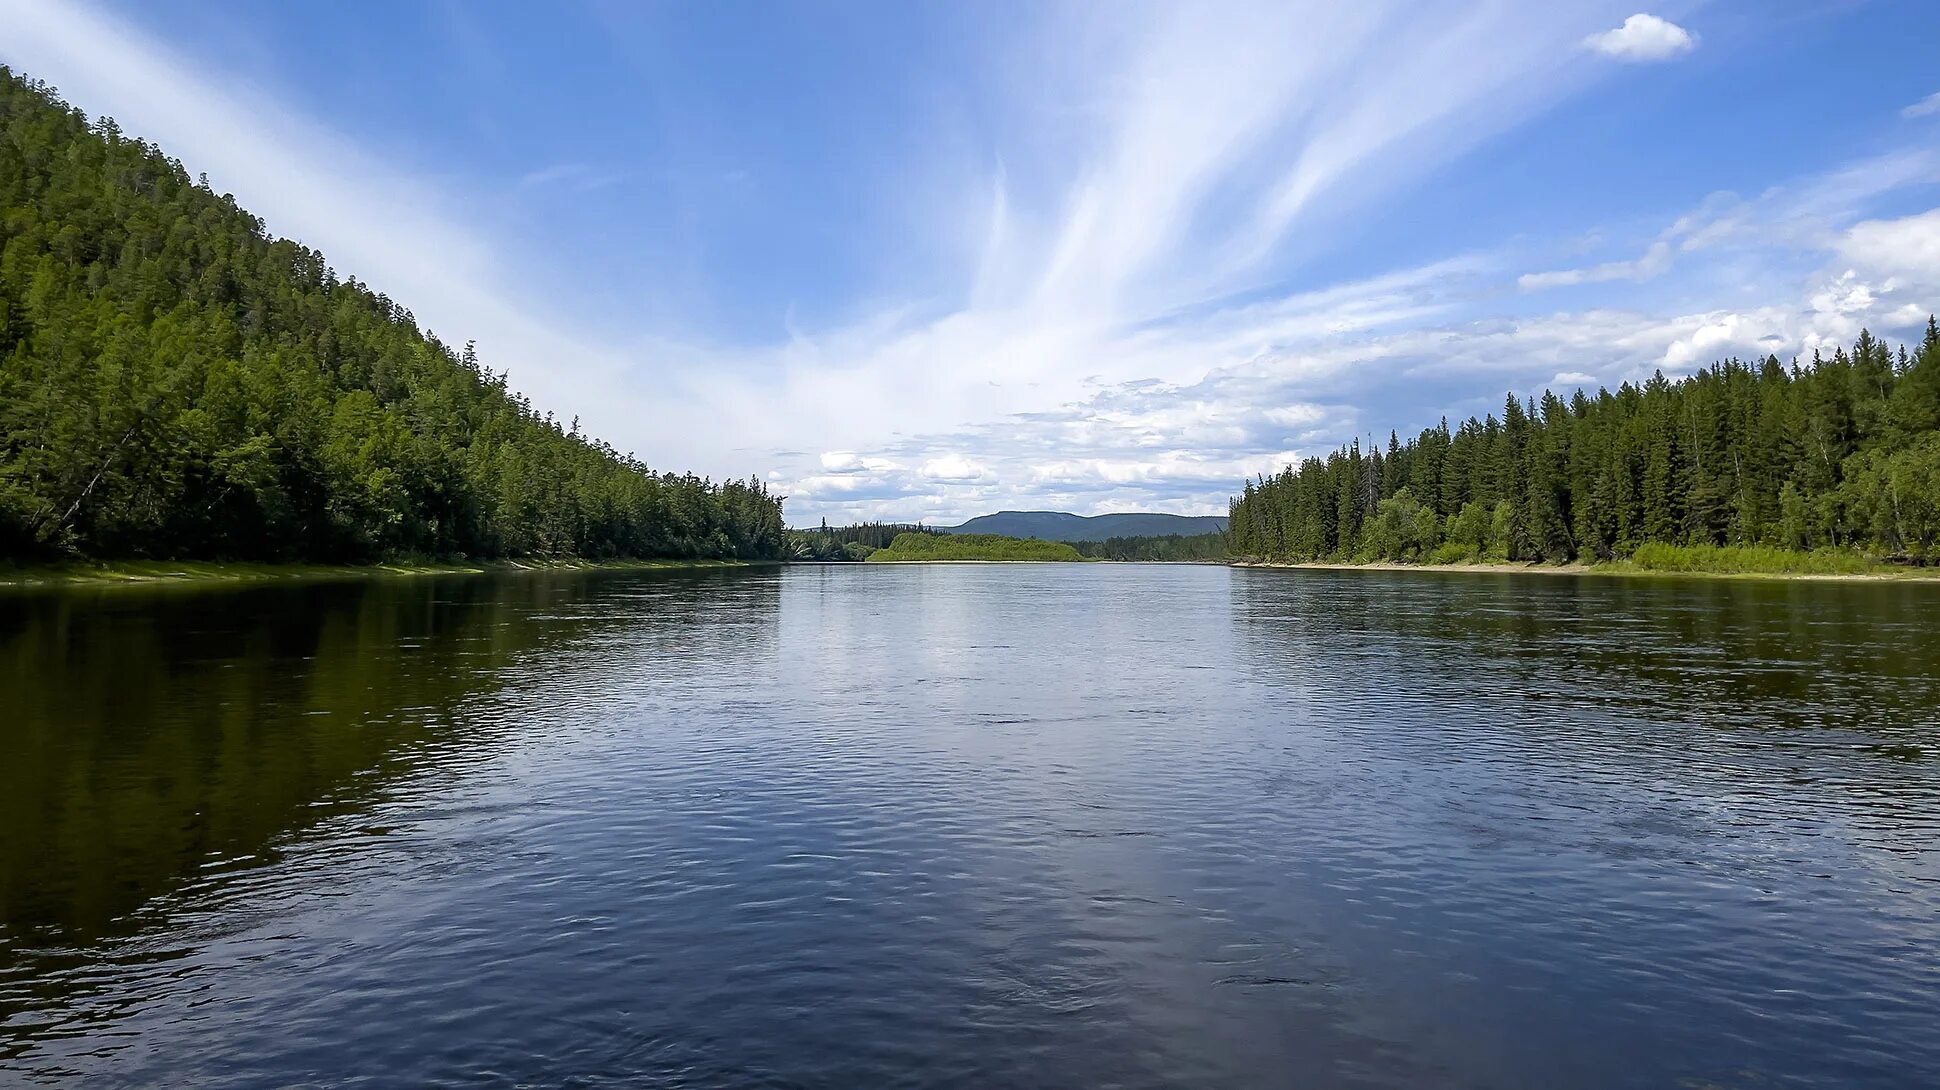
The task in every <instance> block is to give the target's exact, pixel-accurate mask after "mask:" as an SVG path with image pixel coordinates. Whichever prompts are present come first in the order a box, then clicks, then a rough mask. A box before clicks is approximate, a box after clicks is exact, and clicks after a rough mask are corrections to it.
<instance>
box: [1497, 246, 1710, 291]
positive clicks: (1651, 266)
mask: <svg viewBox="0 0 1940 1090" xmlns="http://www.w3.org/2000/svg"><path fill="white" fill-rule="evenodd" d="M1670 264H1671V247H1670V244H1669V243H1668V242H1665V241H1663V240H1662V239H1659V240H1658V241H1656V242H1653V243H1651V244H1650V248H1649V249H1648V250H1645V251H1644V253H1643V256H1641V257H1638V258H1636V259H1634V260H1631V261H1606V262H1604V263H1602V264H1600V265H1592V266H1590V267H1589V268H1585V269H1558V270H1556V271H1554V272H1540V273H1524V274H1522V275H1521V276H1519V277H1517V278H1516V286H1517V287H1519V288H1521V289H1522V290H1524V291H1542V290H1543V289H1545V288H1566V287H1574V286H1575V285H1577V284H1601V283H1606V282H1608V281H1611V280H1648V279H1650V278H1651V277H1653V276H1656V275H1658V274H1659V273H1662V272H1663V271H1664V270H1666V269H1668V268H1670Z"/></svg>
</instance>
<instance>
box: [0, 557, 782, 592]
mask: <svg viewBox="0 0 1940 1090" xmlns="http://www.w3.org/2000/svg"><path fill="white" fill-rule="evenodd" d="M779 563H781V562H780V561H776V560H472V561H456V562H438V561H397V562H393V563H385V564H253V563H225V562H221V561H186V560H126V561H103V562H88V561H74V562H71V563H66V564H46V565H23V566H20V567H5V566H0V588H20V587H57V586H155V585H158V584H170V583H269V582H294V581H315V580H332V579H377V578H404V577H412V576H421V575H485V574H487V573H491V572H541V571H660V570H681V569H700V568H748V567H765V566H769V565H774V564H779Z"/></svg>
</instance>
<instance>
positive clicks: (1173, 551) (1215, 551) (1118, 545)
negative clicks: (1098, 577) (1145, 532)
mask: <svg viewBox="0 0 1940 1090" xmlns="http://www.w3.org/2000/svg"><path fill="white" fill-rule="evenodd" d="M1073 547H1074V548H1076V549H1077V550H1078V552H1079V553H1081V554H1083V555H1085V556H1087V557H1091V558H1093V559H1097V560H1148V561H1152V560H1156V561H1184V560H1224V559H1226V535H1225V534H1222V533H1211V534H1154V535H1150V536H1143V537H1110V538H1106V539H1105V540H1103V541H1079V542H1074V543H1073Z"/></svg>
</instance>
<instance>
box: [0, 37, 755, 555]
mask: <svg viewBox="0 0 1940 1090" xmlns="http://www.w3.org/2000/svg"><path fill="white" fill-rule="evenodd" d="M785 544H786V534H785V531H784V529H783V525H782V518H781V501H780V499H779V498H778V497H775V496H773V495H770V494H769V493H768V491H767V489H766V488H765V487H764V486H763V485H762V484H761V483H760V482H759V481H758V480H752V479H751V480H748V481H738V480H728V481H720V482H716V481H712V480H708V479H706V478H702V477H697V476H694V475H693V474H675V473H670V472H661V471H655V470H653V469H651V468H649V467H648V466H646V465H644V464H642V462H641V461H640V460H639V459H637V458H635V457H634V456H632V455H631V454H627V453H622V452H621V451H619V450H616V449H614V448H613V447H612V446H610V445H608V444H606V443H603V442H600V441H597V440H595V439H592V438H590V437H588V436H586V435H583V434H582V433H581V432H580V429H579V425H578V421H577V419H575V420H573V421H572V422H571V423H562V422H560V421H558V420H556V419H554V417H553V415H552V414H550V413H546V414H541V413H540V412H538V411H537V410H536V409H534V408H533V406H532V405H531V403H530V402H529V400H527V399H526V398H524V397H522V396H520V395H518V394H517V393H515V392H514V391H512V390H511V389H510V388H509V387H508V385H507V380H506V375H505V373H504V372H499V373H496V374H495V373H493V371H492V370H491V369H490V368H489V367H486V366H484V365H483V363H482V362H481V361H480V360H479V359H478V358H477V356H476V353H475V352H474V351H473V350H472V348H471V346H470V345H469V344H468V345H466V346H465V347H463V348H457V349H455V348H453V347H451V346H450V345H448V344H446V343H445V342H443V341H440V340H439V339H438V338H437V337H436V336H434V335H433V334H432V333H431V332H430V331H428V330H424V329H420V328H419V326H418V324H417V322H416V320H415V319H414V318H413V316H412V314H411V312H410V311H409V310H407V309H405V308H404V307H403V306H402V305H400V304H399V303H398V302H396V301H394V300H392V299H390V298H388V297H387V296H385V295H383V294H382V293H380V292H378V291H375V290H374V289H372V288H370V287H368V286H366V285H364V284H360V283H358V282H357V281H356V280H355V279H353V278H350V277H348V276H346V277H342V278H340V277H339V276H338V274H337V273H336V272H335V271H334V270H333V269H331V268H330V266H329V265H328V264H326V263H325V261H324V257H323V255H322V254H320V253H317V252H316V251H314V250H311V249H308V248H306V247H304V246H301V245H299V244H297V243H295V242H292V241H289V240H288V239H282V238H275V237H272V236H271V235H270V234H269V232H268V231H267V229H266V228H265V226H264V224H263V223H262V221H261V220H259V219H257V218H256V217H255V216H253V215H251V214H250V213H248V212H246V211H244V210H243V209H241V208H239V207H237V205H236V203H235V201H234V200H233V199H232V198H231V197H229V196H227V195H221V194H217V193H216V192H214V191H213V190H212V189H211V187H210V186H209V184H208V182H207V180H206V179H191V178H190V177H189V175H188V173H187V171H186V170H185V169H184V168H183V166H182V164H181V163H180V162H177V161H176V160H173V159H171V158H169V157H168V156H167V155H165V154H164V153H163V152H162V151H161V150H160V149H157V148H155V147H153V146H151V145H149V144H147V143H145V142H143V141H140V140H135V139H130V138H128V137H127V136H125V135H123V134H122V132H121V131H120V130H119V128H118V127H117V126H116V124H115V122H114V121H113V119H111V118H102V119H100V120H99V121H98V122H95V123H90V122H89V120H88V118H87V116H86V115H85V114H83V113H82V112H80V111H78V110H74V109H70V108H68V107H67V106H66V105H64V104H63V103H62V102H61V101H60V100H59V98H58V97H57V96H56V93H55V92H54V90H53V89H52V88H50V87H48V86H46V85H45V84H41V83H38V82H35V81H31V80H28V79H25V78H23V77H22V76H20V75H18V74H17V73H14V72H12V71H10V70H8V69H6V68H4V67H0V560H14V561H44V560H58V559H63V558H77V557H79V558H94V559H116V558H123V559H126V558H141V557H155V558H170V559H191V558H194V559H225V560H261V561H278V562H282V561H289V562H301V561H370V560H376V559H381V558H387V557H399V556H421V557H435V558H445V557H479V558H494V557H558V558H569V557H570V558H587V559H599V558H614V557H739V558H779V557H780V556H781V555H782V551H783V548H784V546H785Z"/></svg>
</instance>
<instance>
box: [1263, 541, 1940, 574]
mask: <svg viewBox="0 0 1940 1090" xmlns="http://www.w3.org/2000/svg"><path fill="white" fill-rule="evenodd" d="M1234 563H1235V564H1237V565H1239V566H1242V567H1273V568H1280V567H1286V568H1331V569H1350V570H1351V569H1361V570H1372V571H1445V572H1494V573H1498V574H1499V573H1503V572H1529V573H1533V574H1539V575H1700V576H1719V577H1743V578H1771V579H1897V580H1906V581H1912V582H1940V567H1909V566H1906V565H1903V564H1889V563H1886V562H1884V561H1881V560H1877V559H1874V558H1872V557H1868V556H1865V555H1863V554H1860V553H1856V552H1849V551H1847V550H1843V549H1815V550H1813V551H1811V552H1799V551H1795V550H1791V549H1767V548H1758V547H1737V546H1719V545H1660V544H1649V545H1644V546H1642V547H1641V548H1639V549H1638V550H1637V551H1636V552H1635V553H1633V554H1632V555H1631V556H1629V557H1626V558H1624V559H1622V560H1612V561H1605V562H1602V563H1596V564H1542V563H1522V562H1514V561H1507V560H1488V559H1486V558H1480V557H1475V556H1472V555H1470V556H1465V557H1464V558H1462V559H1460V560H1454V561H1449V562H1445V563H1442V562H1436V557H1430V559H1429V562H1427V563H1420V564H1412V563H1398V562H1393V561H1373V562H1369V563H1361V564H1353V563H1329V562H1312V563H1300V562H1292V561H1286V562H1278V561H1257V560H1236V561H1234Z"/></svg>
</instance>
